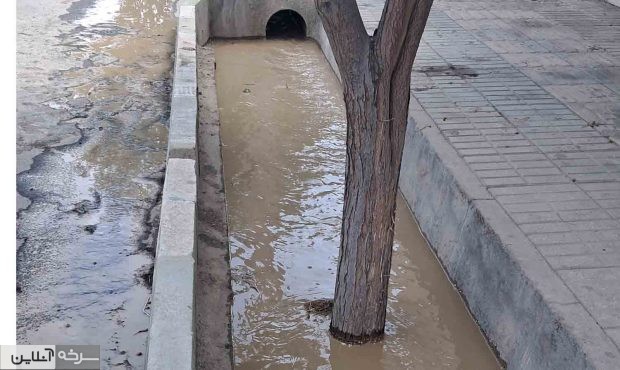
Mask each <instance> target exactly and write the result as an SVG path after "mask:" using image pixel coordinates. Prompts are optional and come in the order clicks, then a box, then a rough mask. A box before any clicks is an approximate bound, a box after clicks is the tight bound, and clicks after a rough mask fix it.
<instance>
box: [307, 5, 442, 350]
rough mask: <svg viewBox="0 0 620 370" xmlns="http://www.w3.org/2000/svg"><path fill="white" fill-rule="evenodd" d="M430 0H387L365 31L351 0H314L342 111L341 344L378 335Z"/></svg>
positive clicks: (335, 317) (335, 315)
mask: <svg viewBox="0 0 620 370" xmlns="http://www.w3.org/2000/svg"><path fill="white" fill-rule="evenodd" d="M432 2H433V0H387V1H386V4H385V6H384V9H383V14H382V16H381V21H380V22H379V26H378V28H377V30H376V31H375V33H374V35H373V36H369V35H368V34H367V32H366V29H365V27H364V24H363V22H362V18H361V16H360V13H359V9H358V7H357V3H356V1H355V0H316V6H317V9H318V12H319V15H320V17H321V19H322V21H323V26H324V28H325V31H326V33H327V37H328V39H329V42H330V44H331V47H332V50H333V52H334V56H335V58H336V63H337V64H338V68H339V70H340V74H341V77H342V86H343V90H344V101H345V106H346V112H347V167H346V176H345V177H346V178H345V194H344V210H343V219H342V236H341V242H340V257H339V262H338V273H337V281H336V291H335V296H334V306H333V311H332V321H331V325H330V332H331V333H332V335H333V336H334V337H336V338H337V339H339V340H342V341H344V342H348V343H364V342H368V341H373V340H377V339H380V338H381V337H382V336H383V332H384V328H385V314H386V306H387V297H388V281H389V276H390V265H391V260H392V244H393V241H394V212H395V210H396V195H397V191H398V178H399V174H400V163H401V158H402V152H403V145H404V139H405V129H406V127H407V111H408V107H409V88H410V80H411V68H412V66H413V60H414V58H415V55H416V52H417V49H418V45H419V43H420V38H421V36H422V32H423V31H424V27H425V25H426V20H427V18H428V14H429V12H430V8H431V5H432Z"/></svg>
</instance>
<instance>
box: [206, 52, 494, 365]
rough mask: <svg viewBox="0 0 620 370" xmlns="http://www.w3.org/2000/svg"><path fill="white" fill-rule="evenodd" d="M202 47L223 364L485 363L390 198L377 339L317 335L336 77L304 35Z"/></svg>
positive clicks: (469, 325) (340, 112)
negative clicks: (227, 274)
mask: <svg viewBox="0 0 620 370" xmlns="http://www.w3.org/2000/svg"><path fill="white" fill-rule="evenodd" d="M215 50H216V62H217V67H218V68H217V70H216V79H217V91H218V102H219V106H220V114H221V130H222V143H223V158H224V173H225V186H226V198H227V204H228V212H229V238H230V246H231V265H232V278H233V290H234V302H233V310H232V316H233V319H232V321H233V322H232V325H233V349H234V360H235V366H236V368H238V369H258V368H296V369H301V368H304V369H328V368H333V369H373V370H376V369H477V370H481V369H498V368H499V364H498V362H497V360H496V359H495V357H494V355H493V352H492V351H491V349H490V348H489V346H488V345H487V343H486V341H485V339H484V337H483V335H482V334H481V333H480V331H479V329H478V327H477V325H476V324H475V322H474V320H473V319H472V318H471V316H470V315H469V313H468V311H467V309H466V307H465V304H464V303H463V301H462V300H461V297H460V296H459V294H458V292H457V291H456V290H455V288H454V287H453V286H452V284H451V283H450V282H449V280H448V278H447V277H446V275H445V274H444V271H443V270H442V268H441V266H440V264H439V263H438V262H437V260H436V258H435V256H434V254H433V253H432V252H431V251H430V249H429V247H428V245H427V244H426V242H425V240H424V238H423V237H422V235H421V234H420V232H419V229H418V227H417V224H416V221H415V219H414V218H413V217H412V215H411V212H410V211H409V210H408V208H407V206H406V203H405V202H404V201H403V199H402V198H401V197H399V199H398V207H397V214H396V236H395V243H394V256H393V262H392V272H391V279H390V295H389V307H388V313H387V326H386V336H385V339H384V340H383V341H381V342H378V343H373V344H366V345H363V346H350V345H345V344H342V343H340V342H338V341H337V340H334V339H332V338H331V337H330V336H329V335H328V327H329V315H325V312H324V311H326V310H327V309H328V308H327V307H328V306H329V304H328V303H327V302H328V301H320V300H321V299H325V298H330V297H332V296H333V291H334V283H335V273H336V267H337V258H338V247H339V238H340V225H341V214H342V198H343V186H344V185H343V183H344V168H345V166H344V164H345V146H344V141H345V135H346V129H345V119H344V107H343V102H342V98H341V96H342V95H341V94H342V93H341V90H340V86H339V84H338V81H337V79H336V77H335V75H334V73H333V72H332V71H331V69H330V67H329V65H328V64H327V62H326V60H325V59H324V57H323V55H322V53H321V51H320V49H319V47H318V46H317V45H316V43H314V42H312V41H265V40H252V41H229V42H224V41H222V42H218V43H216V49H215ZM317 300H319V301H317ZM308 302H315V303H316V302H324V303H326V304H323V305H320V306H321V307H323V306H324V307H323V308H321V309H316V307H315V306H317V305H316V304H314V305H313V304H308ZM308 307H312V309H308Z"/></svg>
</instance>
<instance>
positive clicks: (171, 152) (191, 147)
mask: <svg viewBox="0 0 620 370" xmlns="http://www.w3.org/2000/svg"><path fill="white" fill-rule="evenodd" d="M179 90H181V89H180V88H178V87H177V86H175V92H174V94H173V95H175V96H173V97H172V104H171V113H170V129H169V133H168V137H169V138H168V158H187V159H194V160H195V159H196V123H197V107H196V104H195V102H196V97H195V95H189V94H195V90H192V89H191V88H187V89H185V93H187V94H188V95H182V94H183V93H184V91H179Z"/></svg>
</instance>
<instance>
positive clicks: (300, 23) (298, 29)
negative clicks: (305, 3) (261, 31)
mask: <svg viewBox="0 0 620 370" xmlns="http://www.w3.org/2000/svg"><path fill="white" fill-rule="evenodd" d="M265 33H266V34H267V38H268V39H275V38H284V39H290V38H293V39H303V38H305V37H306V22H305V21H304V19H303V17H302V16H301V15H299V13H297V12H296V11H294V10H290V9H285V10H280V11H277V12H276V13H275V14H274V15H272V16H271V18H269V21H267V27H266V28H265Z"/></svg>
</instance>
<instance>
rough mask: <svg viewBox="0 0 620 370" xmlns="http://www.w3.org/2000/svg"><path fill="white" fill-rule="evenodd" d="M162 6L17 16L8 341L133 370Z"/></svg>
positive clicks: (96, 5)
mask: <svg viewBox="0 0 620 370" xmlns="http://www.w3.org/2000/svg"><path fill="white" fill-rule="evenodd" d="M173 5H174V1H173V0H141V1H124V0H75V1H73V0H70V1H65V0H55V1H47V2H41V1H39V0H20V1H19V2H18V4H17V31H18V32H17V156H18V173H17V190H18V192H19V193H18V219H17V239H18V240H17V244H18V250H17V282H18V294H17V341H18V343H20V344H26V343H29V344H98V345H100V346H101V354H102V364H101V367H102V369H117V368H118V369H127V368H134V369H141V368H144V359H145V357H146V356H145V355H146V340H147V335H148V332H147V330H148V326H149V317H148V316H147V314H145V313H144V307H145V303H146V302H147V300H148V298H149V294H150V290H149V287H148V286H147V284H145V281H144V279H145V278H146V279H148V274H145V273H146V272H148V269H149V267H150V266H151V264H152V255H151V253H149V251H148V250H149V249H151V248H152V247H153V246H154V244H153V238H154V235H155V234H156V225H157V222H156V221H157V220H156V216H157V213H158V212H157V209H158V194H159V192H160V191H161V185H162V177H163V172H162V171H163V168H164V166H165V159H166V145H167V136H168V129H167V121H168V116H169V91H170V71H171V68H172V59H171V57H170V56H171V54H172V53H173V51H174V35H175V33H174V27H175V17H174V14H173Z"/></svg>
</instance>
